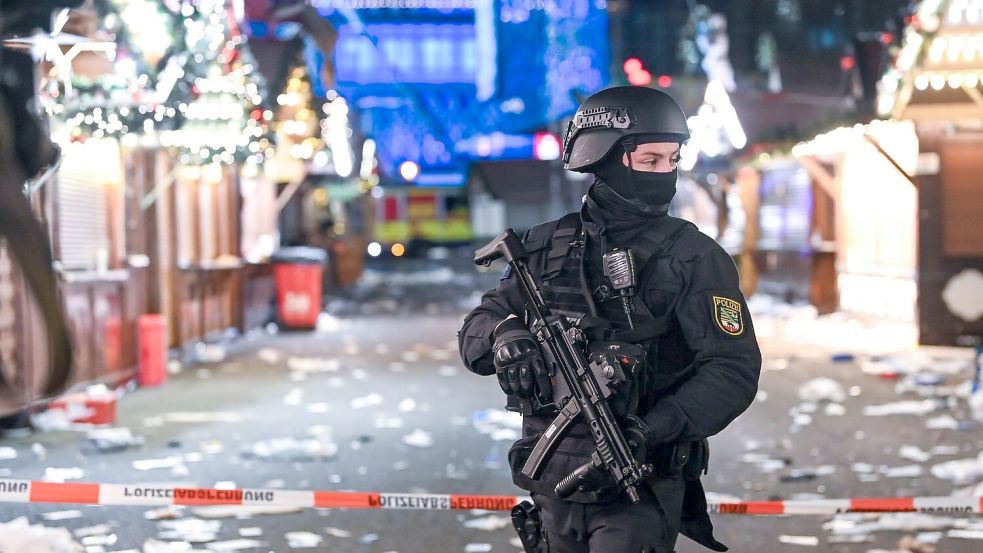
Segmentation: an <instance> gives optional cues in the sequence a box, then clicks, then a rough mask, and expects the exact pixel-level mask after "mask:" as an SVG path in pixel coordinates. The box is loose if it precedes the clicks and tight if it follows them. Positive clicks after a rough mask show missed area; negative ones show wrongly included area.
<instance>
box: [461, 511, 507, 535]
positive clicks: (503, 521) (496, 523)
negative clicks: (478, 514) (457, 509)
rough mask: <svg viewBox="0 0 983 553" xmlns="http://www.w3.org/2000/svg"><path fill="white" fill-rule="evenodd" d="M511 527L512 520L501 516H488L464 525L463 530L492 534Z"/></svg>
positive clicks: (469, 521)
mask: <svg viewBox="0 0 983 553" xmlns="http://www.w3.org/2000/svg"><path fill="white" fill-rule="evenodd" d="M510 526H512V519H511V518H509V517H505V516H501V515H488V516H486V517H482V518H475V519H472V520H468V521H466V522H465V523H464V527H465V528H472V529H475V530H484V531H486V532H494V531H496V530H501V529H503V528H508V527H510Z"/></svg>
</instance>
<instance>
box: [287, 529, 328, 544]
mask: <svg viewBox="0 0 983 553" xmlns="http://www.w3.org/2000/svg"><path fill="white" fill-rule="evenodd" d="M284 537H285V538H286V539H287V545H289V546H290V547H293V548H308V547H317V546H319V545H321V542H322V541H323V540H324V538H322V537H321V536H319V535H317V534H315V533H313V532H287V533H286V534H285V535H284Z"/></svg>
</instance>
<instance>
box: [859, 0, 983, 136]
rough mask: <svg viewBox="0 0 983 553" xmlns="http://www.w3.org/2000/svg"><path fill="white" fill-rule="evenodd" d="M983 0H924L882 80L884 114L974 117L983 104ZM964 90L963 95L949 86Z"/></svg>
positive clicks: (880, 103) (880, 98)
mask: <svg viewBox="0 0 983 553" xmlns="http://www.w3.org/2000/svg"><path fill="white" fill-rule="evenodd" d="M981 81H983V0H924V1H922V2H921V3H920V4H919V5H918V7H917V9H916V11H915V13H914V14H913V15H912V17H911V18H910V23H909V24H908V26H907V27H906V28H905V30H904V34H903V40H902V46H901V48H900V49H899V50H898V52H897V54H896V56H895V58H894V63H893V65H892V66H891V67H890V68H888V69H887V70H886V71H885V72H884V75H882V76H881V79H880V81H879V82H878V97H877V106H876V107H877V113H878V114H879V115H880V116H883V117H888V116H889V117H894V118H896V119H901V118H911V117H914V118H922V117H924V118H929V119H932V118H935V119H937V118H939V117H940V116H941V114H942V113H943V112H947V113H948V116H949V117H956V118H958V117H959V116H960V115H957V113H956V112H957V111H958V112H960V113H961V114H963V115H965V116H967V117H973V116H974V114H973V112H975V111H978V110H979V107H980V105H983V95H981V94H983V92H981V91H980V90H979V88H978V86H979V85H980V83H981ZM950 90H962V91H963V92H964V94H963V95H962V96H952V95H951V94H950V93H949V92H948V91H950Z"/></svg>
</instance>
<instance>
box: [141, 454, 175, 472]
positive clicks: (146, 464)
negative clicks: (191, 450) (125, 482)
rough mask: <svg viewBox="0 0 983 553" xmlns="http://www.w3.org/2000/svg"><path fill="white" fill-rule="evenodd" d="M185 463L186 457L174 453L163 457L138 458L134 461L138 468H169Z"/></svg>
mask: <svg viewBox="0 0 983 553" xmlns="http://www.w3.org/2000/svg"><path fill="white" fill-rule="evenodd" d="M183 464H184V459H182V458H181V457H179V456H176V455H172V456H170V457H165V458H163V459H138V460H136V461H133V468H135V469H137V470H154V469H169V468H174V467H176V466H179V465H183Z"/></svg>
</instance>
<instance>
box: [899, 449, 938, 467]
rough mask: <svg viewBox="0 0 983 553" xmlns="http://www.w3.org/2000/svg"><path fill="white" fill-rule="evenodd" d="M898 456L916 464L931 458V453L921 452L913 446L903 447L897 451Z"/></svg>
mask: <svg viewBox="0 0 983 553" xmlns="http://www.w3.org/2000/svg"><path fill="white" fill-rule="evenodd" d="M898 456H899V457H901V458H903V459H908V460H909V461H914V462H916V463H924V462H925V461H928V460H929V459H931V458H932V453H931V452H928V451H922V449H921V448H919V447H918V446H914V445H903V446H901V448H900V449H899V450H898Z"/></svg>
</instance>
